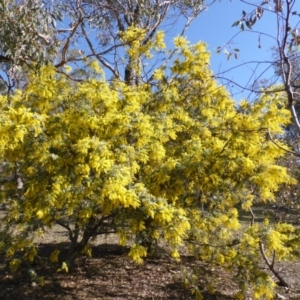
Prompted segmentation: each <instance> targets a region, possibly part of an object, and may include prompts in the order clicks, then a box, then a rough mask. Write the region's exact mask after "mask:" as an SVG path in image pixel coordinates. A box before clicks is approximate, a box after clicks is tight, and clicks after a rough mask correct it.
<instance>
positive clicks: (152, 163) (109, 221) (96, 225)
mask: <svg viewBox="0 0 300 300" xmlns="http://www.w3.org/2000/svg"><path fill="white" fill-rule="evenodd" d="M144 34H145V32H144V31H143V30H139V29H137V28H133V27H132V28H130V29H129V30H128V31H126V32H125V33H123V34H122V37H121V38H122V40H123V41H124V43H125V44H128V45H130V47H129V46H128V49H127V55H128V56H129V57H130V61H131V62H133V63H132V69H133V70H134V72H135V74H136V77H138V75H139V70H140V69H139V68H140V64H139V61H141V60H140V58H141V57H143V59H148V60H150V59H151V57H152V56H153V54H155V51H160V50H161V49H163V48H164V47H165V45H164V41H163V40H164V39H163V33H162V32H158V33H157V35H156V38H155V39H154V40H153V41H152V42H149V43H148V44H146V45H145V44H142V43H140V42H139V41H142V40H143V38H144ZM129 41H130V42H129ZM133 41H134V42H133ZM174 43H175V47H176V48H177V49H178V52H177V53H178V54H177V56H176V57H174V58H173V61H172V62H171V63H170V66H169V67H168V68H166V69H157V70H156V71H155V72H154V74H153V78H152V81H150V82H148V83H142V82H140V83H139V84H135V85H130V84H128V83H126V82H123V81H119V80H113V81H111V82H108V81H106V80H105V78H104V75H103V73H102V70H101V68H100V67H99V65H98V64H97V63H96V62H91V63H89V65H88V66H86V68H89V74H90V79H87V80H85V81H82V82H80V83H74V82H71V81H69V80H68V79H67V77H65V76H64V75H59V74H57V72H56V69H55V68H54V67H51V66H46V67H43V68H42V69H41V70H40V71H39V72H37V73H32V74H31V75H30V76H31V77H30V79H29V80H28V82H29V84H28V85H27V87H26V88H25V89H24V90H22V91H16V92H15V93H14V94H13V95H9V96H1V98H0V105H1V111H0V122H1V126H0V159H1V161H2V162H3V163H2V165H1V168H2V174H4V177H3V178H4V179H3V180H2V181H1V190H0V193H1V198H0V201H1V203H2V204H5V206H6V207H7V211H6V214H5V216H4V217H3V219H2V224H3V226H5V228H6V231H5V233H1V240H0V250H1V251H4V252H5V253H6V256H7V258H9V259H11V262H10V266H11V268H12V269H14V268H16V267H17V266H18V265H19V264H20V262H21V258H22V259H25V260H29V261H32V260H34V257H35V255H36V251H37V250H36V247H35V244H34V237H35V236H36V235H38V234H43V228H47V227H49V228H51V226H53V225H54V224H57V225H60V226H62V228H64V229H65V230H66V232H67V234H68V237H69V241H70V244H69V245H70V246H69V253H68V256H67V257H66V258H63V262H64V263H63V266H64V268H65V269H66V270H67V269H68V267H69V266H70V265H72V262H73V261H74V259H75V258H76V257H77V256H78V255H79V254H80V253H85V254H87V255H92V253H91V248H90V247H89V242H90V241H91V240H92V239H93V238H94V237H96V236H97V235H99V234H108V233H116V234H117V235H118V236H119V238H120V243H121V244H126V242H127V241H129V240H130V241H131V250H130V253H129V255H130V256H131V257H132V258H133V259H134V260H135V261H136V262H138V263H141V262H142V260H143V257H145V256H146V255H147V251H148V246H149V243H147V242H149V241H150V242H151V243H153V242H159V241H161V240H163V241H165V242H167V244H168V245H169V246H170V249H171V250H170V251H171V255H172V256H173V257H174V258H176V259H179V258H180V254H179V252H178V250H179V247H181V246H182V245H186V246H188V247H189V249H190V251H191V252H193V253H194V254H195V255H196V257H200V258H201V259H203V260H206V261H209V262H212V263H218V264H221V265H223V264H224V265H226V266H228V267H230V266H232V267H237V269H238V270H239V272H240V273H239V274H240V276H243V281H242V282H241V290H242V291H243V290H245V289H246V283H247V282H252V283H253V284H254V296H255V297H256V298H259V299H261V297H264V296H265V297H267V298H269V299H271V297H272V293H273V287H274V282H273V280H272V279H271V278H270V277H269V276H268V274H267V273H265V272H263V271H261V269H260V268H259V262H260V261H259V258H258V255H257V251H260V249H262V247H264V248H263V252H262V253H263V254H264V255H265V257H266V256H267V255H268V254H269V253H273V251H276V253H278V256H279V258H281V259H284V258H288V257H292V256H293V254H294V250H295V248H296V246H297V237H298V234H297V232H296V229H295V228H293V227H292V226H290V225H285V224H279V225H278V226H276V227H274V228H273V227H271V225H269V224H268V222H267V220H266V222H265V223H264V224H262V225H261V226H258V225H253V226H250V227H249V228H248V227H244V226H243V227H241V223H240V221H239V215H238V209H237V207H242V209H244V210H249V209H251V207H252V205H253V204H254V203H255V202H267V201H272V200H273V199H274V193H275V192H276V191H277V189H278V187H279V186H280V185H281V184H283V183H284V184H292V183H293V182H294V181H293V179H292V178H290V176H289V175H288V174H287V172H286V169H285V168H284V167H280V166H278V165H276V160H277V159H278V158H279V157H281V156H282V155H283V154H284V150H282V148H283V147H286V146H285V145H283V144H282V143H281V142H280V141H277V142H276V144H274V140H270V139H268V138H267V133H268V132H270V133H272V134H273V136H276V135H278V134H281V133H282V125H284V124H287V122H288V120H289V112H288V111H287V110H285V109H279V107H281V106H282V105H281V101H282V99H281V96H280V95H278V94H276V93H274V94H272V93H269V94H266V95H264V96H263V97H261V98H260V99H257V101H256V102H255V103H253V104H249V103H247V102H246V101H244V102H241V103H240V104H239V105H237V104H236V103H235V101H234V100H233V99H231V98H230V97H229V95H228V93H227V91H226V90H225V89H224V87H222V86H220V85H218V84H217V82H216V81H215V80H214V76H213V74H212V72H211V71H210V69H209V53H208V52H207V50H206V46H205V44H203V43H197V44H195V45H189V43H188V42H187V41H186V40H185V39H184V38H181V37H179V38H175V39H174ZM134 62H136V63H134ZM278 145H280V146H281V147H278ZM237 232H238V233H239V234H238V235H237ZM237 236H238V238H237ZM20 253H22V257H21V256H20ZM50 259H51V260H52V261H53V262H57V261H58V260H59V249H57V250H55V251H54V252H53V253H52V254H51V256H50Z"/></svg>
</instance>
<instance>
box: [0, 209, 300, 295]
mask: <svg viewBox="0 0 300 300" xmlns="http://www.w3.org/2000/svg"><path fill="white" fill-rule="evenodd" d="M256 213H258V212H257V211H256ZM246 222H248V221H246ZM37 242H38V244H39V253H38V260H37V261H36V262H35V263H34V264H32V265H24V266H22V268H21V269H20V271H18V273H16V274H14V276H12V275H11V274H10V273H9V272H8V270H7V266H5V264H4V259H3V257H1V256H0V300H50V299H58V300H60V299H61V300H83V299H86V300H92V299H93V300H95V299H103V300H104V299H105V300H122V299H132V300H133V299H135V300H136V299H144V300H146V299H147V300H151V299H153V300H154V299H155V300H159V299H162V300H166V299H170V300H171V299H172V300H176V299H178V300H179V299H182V300H189V299H195V295H193V294H192V291H191V284H190V285H189V287H187V286H186V285H185V284H184V282H185V279H189V280H190V279H191V278H193V277H192V272H193V270H194V271H195V270H196V271H197V274H198V278H197V279H195V282H193V283H192V286H193V284H194V285H195V286H198V287H199V290H200V291H201V293H202V296H203V299H204V300H233V299H234V294H236V292H237V291H238V289H237V284H236V283H235V282H234V279H233V276H230V275H229V274H228V273H227V272H225V271H224V270H223V269H222V268H220V267H218V266H215V267H214V268H212V266H211V265H207V264H205V263H203V262H201V261H196V260H195V259H194V258H193V257H192V256H188V255H185V256H183V257H182V259H181V262H176V261H174V260H173V259H172V258H171V257H170V256H169V255H168V254H167V252H166V251H165V250H164V249H163V248H159V249H158V251H157V253H155V255H154V256H152V257H148V258H147V259H146V260H145V262H144V264H142V265H137V264H136V263H134V262H133V261H131V260H130V259H129V257H128V250H129V249H128V248H127V247H122V246H119V245H117V244H116V238H115V236H112V235H111V236H108V237H106V238H102V240H98V241H97V243H95V245H94V246H93V248H92V250H93V257H92V258H86V257H81V258H79V259H78V260H77V261H76V264H75V266H74V268H73V269H72V270H71V272H69V273H61V272H57V269H58V268H59V267H60V266H59V265H57V264H51V263H49V260H48V258H49V255H50V253H51V252H52V251H53V250H54V249H55V248H56V247H57V246H59V248H61V249H62V255H64V251H65V249H66V248H65V246H66V236H65V233H64V232H63V231H61V228H60V227H54V228H52V230H51V231H49V232H47V234H46V235H45V236H44V237H43V238H42V239H40V240H38V241H37ZM299 246H300V245H299ZM262 267H263V268H264V266H263V264H262ZM276 269H277V270H279V271H280V274H282V276H283V277H284V278H285V279H286V280H287V281H288V282H289V283H290V285H291V287H290V288H289V289H287V288H283V287H278V289H277V295H276V298H275V299H281V300H284V299H286V300H289V299H290V300H291V299H294V300H296V299H298V300H300V264H299V263H298V262H293V263H278V264H277V265H276ZM32 272H34V274H36V275H37V277H35V276H32ZM37 278H39V279H37ZM39 280H40V281H39ZM42 281H43V283H44V284H43V285H41V284H40V283H41V282H42ZM212 286H214V287H217V290H212ZM245 300H252V298H251V297H250V296H249V297H246V299H245Z"/></svg>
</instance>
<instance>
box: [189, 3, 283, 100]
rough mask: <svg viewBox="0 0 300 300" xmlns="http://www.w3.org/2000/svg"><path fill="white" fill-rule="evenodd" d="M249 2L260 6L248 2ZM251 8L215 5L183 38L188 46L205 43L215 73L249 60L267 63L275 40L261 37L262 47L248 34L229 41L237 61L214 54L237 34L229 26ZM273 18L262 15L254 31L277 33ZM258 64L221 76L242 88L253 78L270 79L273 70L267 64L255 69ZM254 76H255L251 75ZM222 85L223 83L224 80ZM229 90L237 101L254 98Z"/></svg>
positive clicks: (222, 4) (234, 28) (254, 34)
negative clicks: (237, 50) (235, 49)
mask: <svg viewBox="0 0 300 300" xmlns="http://www.w3.org/2000/svg"><path fill="white" fill-rule="evenodd" d="M250 2H251V3H259V2H256V1H251V0H250ZM252 9H253V6H250V5H247V4H245V3H243V2H241V1H240V0H232V1H226V0H223V1H221V2H216V3H214V4H213V5H212V6H211V7H210V8H209V9H208V10H207V11H205V12H203V13H202V14H201V15H200V16H199V17H198V18H197V19H196V20H195V21H194V23H192V25H191V27H190V28H189V30H188V31H187V34H186V36H187V37H188V39H189V40H190V41H191V43H196V42H198V41H200V40H201V41H204V42H206V43H207V44H208V49H209V50H210V52H211V67H212V69H213V71H214V73H216V74H217V73H219V72H221V71H225V70H228V69H230V68H232V67H235V66H238V65H240V64H244V63H247V62H250V61H261V62H263V61H270V60H272V51H271V49H270V48H271V46H273V45H274V44H275V41H274V40H273V39H271V38H268V37H266V36H261V42H260V43H261V48H260V49H259V47H258V44H259V43H258V38H259V35H258V34H256V33H251V32H246V31H245V32H242V33H240V34H239V35H238V36H236V37H235V38H234V39H233V41H232V44H231V46H232V48H238V49H240V52H239V57H238V59H235V58H234V57H231V58H230V60H227V58H226V55H225V54H224V53H222V52H221V53H220V54H216V48H217V47H218V46H222V45H224V44H226V43H227V42H228V41H230V39H231V38H232V37H233V36H234V35H235V34H237V33H238V32H239V28H238V27H232V24H233V23H234V22H235V21H237V20H238V19H240V18H241V16H242V11H243V10H245V11H246V12H250V11H251V10H252ZM276 28H277V26H276V18H274V14H272V13H265V14H264V15H263V17H262V19H261V20H259V21H258V22H257V23H256V24H255V26H254V27H253V30H257V31H262V32H265V33H268V34H270V35H273V36H274V35H275V36H276V34H277V30H276ZM226 48H227V49H228V51H229V50H230V49H229V47H228V46H227V47H226ZM256 66H257V64H248V63H247V64H244V65H243V66H240V67H237V68H235V69H234V70H232V71H230V72H227V73H225V74H223V75H222V76H224V77H226V78H229V79H230V80H232V81H235V82H237V83H238V84H240V85H241V86H245V85H247V84H248V85H249V84H250V83H251V82H253V80H254V79H256V78H258V77H259V76H261V79H264V78H267V79H270V78H271V77H272V76H273V75H274V69H273V68H272V67H271V66H270V64H269V63H267V64H261V65H260V66H259V67H258V68H257V69H255V67H256ZM253 75H254V76H253ZM223 83H224V84H225V83H226V81H225V80H224V81H223ZM229 89H231V92H232V93H233V94H234V98H235V99H236V100H240V99H242V98H249V97H250V98H253V97H254V95H253V94H251V93H250V92H249V91H247V90H244V91H243V90H242V89H241V88H238V87H237V86H235V85H234V84H230V86H229Z"/></svg>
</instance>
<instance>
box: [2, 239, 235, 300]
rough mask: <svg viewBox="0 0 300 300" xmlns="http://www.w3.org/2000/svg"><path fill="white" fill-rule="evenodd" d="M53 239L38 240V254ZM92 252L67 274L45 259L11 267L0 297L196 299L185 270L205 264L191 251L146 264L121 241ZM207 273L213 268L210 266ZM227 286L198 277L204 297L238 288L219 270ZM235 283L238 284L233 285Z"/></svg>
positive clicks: (38, 299)
mask: <svg viewBox="0 0 300 300" xmlns="http://www.w3.org/2000/svg"><path fill="white" fill-rule="evenodd" d="M52 249H54V245H51V244H47V245H40V254H41V255H44V254H48V253H49V252H50V251H51V250H52ZM93 254H94V255H93V258H90V259H86V258H80V259H79V260H78V261H77V263H76V266H75V267H74V269H73V270H72V271H71V272H70V273H67V274H65V273H64V274H62V273H58V272H55V269H56V268H57V267H58V266H54V265H52V266H51V265H47V264H46V263H45V261H46V260H44V259H42V258H41V259H40V261H39V263H37V264H35V265H32V266H24V268H22V270H21V271H20V272H19V273H18V274H16V275H15V276H12V275H10V274H9V273H8V272H7V273H5V272H4V273H3V274H2V275H1V277H0V299H1V300H2V299H3V300H4V299H5V300H17V299H20V300H27V299H28V300H35V299H36V300H42V299H43V300H50V299H64V300H67V299H68V300H71V299H72V300H75V299H76V300H77V299H78V300H81V299H87V300H92V299H107V300H108V299H110V300H121V299H149V300H150V299H170V300H171V299H184V300H188V299H194V298H195V297H194V296H193V295H192V294H191V291H190V290H189V289H188V288H185V287H184V285H183V282H182V273H183V272H187V273H189V272H191V270H192V268H199V269H201V270H202V271H203V272H204V271H205V270H206V266H205V265H204V264H201V263H200V262H195V260H194V258H193V257H190V256H185V257H183V258H182V261H181V262H180V263H177V262H175V261H173V260H172V259H171V258H170V257H169V256H167V255H166V254H165V253H163V251H162V253H160V254H157V257H156V258H148V259H146V260H145V262H144V264H142V265H137V264H135V263H134V262H132V261H131V260H130V259H129V258H128V256H127V254H128V248H126V247H121V246H119V245H111V244H104V245H101V246H97V247H94V248H93ZM30 270H34V271H35V272H36V274H37V275H38V276H41V277H43V279H44V285H43V286H41V285H39V284H36V282H34V281H33V280H32V277H31V276H30V272H29V271H30ZM207 273H210V272H209V271H208V269H207ZM213 277H214V280H218V281H219V282H220V285H222V286H223V287H224V290H223V291H222V292H220V293H218V292H215V293H213V294H210V293H209V292H208V290H207V288H208V286H209V282H208V281H207V278H206V279H204V278H203V279H200V280H199V286H201V285H202V286H201V288H202V290H203V296H204V299H215V300H221V299H224V300H225V299H233V298H232V297H230V296H228V294H230V293H231V292H232V291H236V289H235V288H234V286H232V283H231V282H230V281H227V280H226V278H223V277H222V274H221V273H220V270H219V271H218V272H216V274H215V275H213ZM232 287H233V288H234V289H233V290H232Z"/></svg>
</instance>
